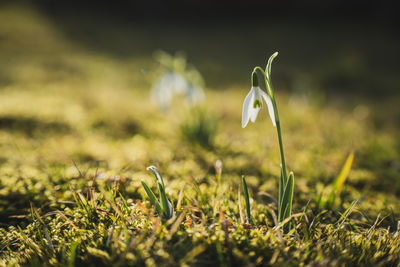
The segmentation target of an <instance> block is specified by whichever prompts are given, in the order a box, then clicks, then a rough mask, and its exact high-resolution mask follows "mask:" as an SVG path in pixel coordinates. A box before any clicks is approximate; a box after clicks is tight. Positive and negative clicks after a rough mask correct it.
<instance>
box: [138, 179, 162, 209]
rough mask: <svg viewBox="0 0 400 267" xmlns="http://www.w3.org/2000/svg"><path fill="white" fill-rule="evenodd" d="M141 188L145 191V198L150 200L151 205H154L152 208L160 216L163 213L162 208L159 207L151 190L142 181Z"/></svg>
mask: <svg viewBox="0 0 400 267" xmlns="http://www.w3.org/2000/svg"><path fill="white" fill-rule="evenodd" d="M142 186H143V188H144V190H145V191H146V194H147V196H148V197H149V198H150V202H151V204H153V205H154V207H155V208H156V211H157V213H158V214H160V215H161V214H162V212H163V211H162V208H161V206H160V203H159V202H158V200H157V198H156V195H154V193H153V191H151V189H150V188H149V187H148V186H147V184H146V183H145V182H143V181H142Z"/></svg>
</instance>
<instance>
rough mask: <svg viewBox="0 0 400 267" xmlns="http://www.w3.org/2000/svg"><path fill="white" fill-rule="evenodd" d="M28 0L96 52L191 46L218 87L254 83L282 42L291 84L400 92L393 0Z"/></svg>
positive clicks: (141, 53) (283, 83)
mask: <svg viewBox="0 0 400 267" xmlns="http://www.w3.org/2000/svg"><path fill="white" fill-rule="evenodd" d="M23 3H27V4H29V5H32V6H34V7H35V8H37V9H38V10H40V12H42V13H44V14H46V16H47V17H48V18H49V19H50V21H51V22H52V23H54V25H55V26H56V27H57V28H59V29H60V30H61V31H62V33H63V34H64V35H65V36H66V37H67V38H68V39H70V40H72V41H73V42H75V43H77V44H79V45H81V46H83V47H85V48H86V49H87V50H88V51H91V52H96V53H101V54H107V55H110V56H113V57H117V58H119V59H120V60H135V59H143V58H145V59H147V58H148V59H151V57H152V54H153V52H154V51H155V50H157V49H162V50H165V51H167V52H170V53H173V52H175V51H184V52H185V53H186V54H187V55H188V59H189V61H190V62H192V63H193V64H194V65H196V66H197V67H198V69H199V70H200V72H201V73H203V75H204V77H205V78H206V81H207V85H208V86H209V87H211V88H225V87H227V86H230V85H233V84H240V85H244V84H245V83H247V82H248V76H249V73H250V71H251V68H252V66H254V65H261V66H263V65H264V64H265V61H266V59H267V57H268V56H269V55H270V54H271V53H272V52H274V51H276V50H277V51H279V52H280V56H279V60H278V61H277V63H276V65H275V66H274V67H275V69H274V71H275V76H274V77H275V81H276V84H277V86H279V88H280V89H281V90H289V91H304V90H305V91H307V90H314V89H316V90H323V91H324V92H327V93H334V94H335V93H336V92H341V93H343V94H347V93H351V94H356V95H364V94H367V95H370V96H373V97H378V96H389V95H390V96H392V95H394V94H396V95H398V92H399V90H398V89H399V85H398V72H399V67H398V62H399V60H400V53H399V52H398V47H400V40H399V37H398V34H396V32H397V28H398V26H399V19H398V16H397V15H396V14H395V11H394V9H393V8H392V5H391V4H390V3H389V2H388V1H382V2H378V3H376V2H365V1H329V2H324V3H321V2H319V1H307V3H298V2H296V1H283V2H274V1H254V2H251V3H250V4H249V3H247V2H238V3H236V2H232V1H218V2H217V3H215V2H213V1H190V2H187V1H123V2H118V3H114V2H109V1H96V2H93V3H82V2H70V1H48V0H44V1H31V2H23Z"/></svg>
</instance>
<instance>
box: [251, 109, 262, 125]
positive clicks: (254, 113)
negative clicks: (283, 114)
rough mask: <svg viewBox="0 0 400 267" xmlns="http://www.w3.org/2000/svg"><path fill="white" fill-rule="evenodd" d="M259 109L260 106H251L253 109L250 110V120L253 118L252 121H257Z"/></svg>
mask: <svg viewBox="0 0 400 267" xmlns="http://www.w3.org/2000/svg"><path fill="white" fill-rule="evenodd" d="M259 111H260V108H259V107H257V108H254V107H252V108H251V110H250V113H251V114H250V120H251V122H255V121H256V119H257V115H258V112H259Z"/></svg>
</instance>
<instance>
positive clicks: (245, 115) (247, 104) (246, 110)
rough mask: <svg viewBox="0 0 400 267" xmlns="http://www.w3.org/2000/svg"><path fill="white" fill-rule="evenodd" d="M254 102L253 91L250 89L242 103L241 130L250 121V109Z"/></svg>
mask: <svg viewBox="0 0 400 267" xmlns="http://www.w3.org/2000/svg"><path fill="white" fill-rule="evenodd" d="M253 102H254V89H253V88H251V90H250V92H249V93H248V94H247V96H246V98H245V99H244V102H243V110H242V128H244V127H246V125H247V123H248V122H249V119H250V114H251V108H252V105H253Z"/></svg>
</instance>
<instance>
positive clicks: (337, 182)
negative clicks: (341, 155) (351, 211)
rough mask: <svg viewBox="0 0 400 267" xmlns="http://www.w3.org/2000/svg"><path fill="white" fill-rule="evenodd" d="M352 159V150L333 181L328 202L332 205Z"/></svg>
mask: <svg viewBox="0 0 400 267" xmlns="http://www.w3.org/2000/svg"><path fill="white" fill-rule="evenodd" d="M353 160H354V152H351V153H350V154H349V155H348V156H347V158H346V161H345V163H344V164H343V167H342V170H341V171H340V173H339V176H338V177H337V178H336V179H335V181H334V183H333V191H332V192H331V195H330V196H329V200H328V203H329V204H330V205H331V206H332V205H334V204H335V201H336V200H337V199H339V197H340V193H341V192H342V188H343V185H344V183H345V182H346V179H347V177H348V176H349V173H350V170H351V165H352V164H353Z"/></svg>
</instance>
